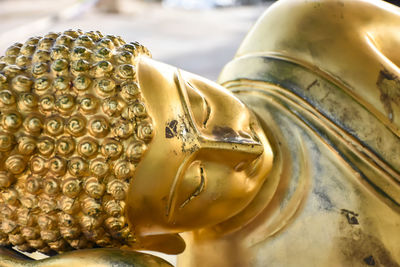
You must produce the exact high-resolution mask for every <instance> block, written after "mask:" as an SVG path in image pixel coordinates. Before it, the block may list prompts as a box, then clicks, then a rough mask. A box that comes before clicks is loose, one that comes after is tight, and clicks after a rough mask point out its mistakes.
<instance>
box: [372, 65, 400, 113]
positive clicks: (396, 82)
mask: <svg viewBox="0 0 400 267" xmlns="http://www.w3.org/2000/svg"><path fill="white" fill-rule="evenodd" d="M376 85H377V86H378V88H379V91H380V93H381V97H380V101H381V102H382V104H383V106H384V108H385V111H386V113H387V115H388V118H389V120H390V121H393V120H394V113H393V106H392V105H393V104H395V105H400V79H399V77H397V76H396V75H395V74H393V73H391V72H389V71H388V70H386V69H384V70H381V71H380V72H379V76H378V80H377V82H376Z"/></svg>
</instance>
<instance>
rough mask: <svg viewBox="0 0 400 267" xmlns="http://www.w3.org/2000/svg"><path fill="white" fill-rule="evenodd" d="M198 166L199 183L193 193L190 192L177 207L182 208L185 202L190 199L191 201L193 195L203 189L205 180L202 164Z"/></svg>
mask: <svg viewBox="0 0 400 267" xmlns="http://www.w3.org/2000/svg"><path fill="white" fill-rule="evenodd" d="M199 168H200V183H199V185H198V186H197V187H196V189H195V190H194V191H193V193H191V194H190V196H189V197H188V198H187V199H186V200H185V201H184V202H183V203H182V204H181V205H180V207H179V208H180V209H182V208H183V207H185V206H186V205H187V204H189V202H190V201H192V200H193V199H194V198H195V197H197V196H198V195H200V193H201V192H203V190H204V187H205V181H206V178H205V172H204V168H203V166H201V165H200V167H199Z"/></svg>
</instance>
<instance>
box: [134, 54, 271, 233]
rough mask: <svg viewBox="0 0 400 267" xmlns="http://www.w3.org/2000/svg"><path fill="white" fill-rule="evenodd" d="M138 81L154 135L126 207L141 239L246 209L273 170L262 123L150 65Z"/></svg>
mask: <svg viewBox="0 0 400 267" xmlns="http://www.w3.org/2000/svg"><path fill="white" fill-rule="evenodd" d="M137 75H138V80H139V85H140V88H141V91H142V96H143V98H144V101H145V103H146V107H147V112H148V114H149V115H150V117H151V118H152V121H153V126H154V129H153V130H154V132H153V138H152V140H151V141H150V142H149V144H148V147H147V151H146V153H145V154H144V156H143V158H142V160H141V161H140V163H139V164H138V166H137V168H136V171H135V174H134V177H133V179H132V183H131V184H130V189H129V194H128V199H127V204H128V205H127V216H128V219H129V222H130V223H131V226H133V227H134V230H135V231H136V233H137V234H138V235H157V234H167V233H177V232H183V231H188V230H193V229H197V228H201V227H206V226H210V225H215V224H217V223H219V222H222V221H224V220H226V219H228V218H230V217H231V216H233V215H235V214H237V213H238V212H239V211H241V210H242V209H244V208H245V207H246V205H248V204H249V202H250V201H251V200H252V199H253V197H254V196H255V195H256V194H257V192H258V190H259V188H260V186H261V185H262V183H263V182H264V180H265V178H266V176H267V174H268V172H269V171H270V169H271V165H272V151H271V148H270V146H269V143H268V140H267V138H266V136H265V135H264V133H263V130H262V129H261V127H260V125H259V123H258V121H257V119H256V117H255V115H254V114H253V113H252V112H250V111H249V110H248V109H247V108H246V106H245V105H244V104H243V103H241V102H240V101H239V100H238V99H236V98H235V97H234V96H233V95H232V94H231V93H230V92H228V91H227V90H226V89H224V88H222V87H220V86H219V85H217V84H215V83H212V82H210V81H207V80H205V79H202V78H201V77H198V76H195V75H193V74H189V73H186V72H181V71H179V70H178V69H176V68H174V67H171V66H168V65H165V64H162V63H159V62H156V61H153V60H151V59H147V58H144V59H141V60H140V62H139V64H138V69H137Z"/></svg>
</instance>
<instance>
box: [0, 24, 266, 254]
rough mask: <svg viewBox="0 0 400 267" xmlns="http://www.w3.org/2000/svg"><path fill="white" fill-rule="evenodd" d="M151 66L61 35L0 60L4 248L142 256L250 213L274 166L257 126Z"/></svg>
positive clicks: (142, 51)
mask: <svg viewBox="0 0 400 267" xmlns="http://www.w3.org/2000/svg"><path fill="white" fill-rule="evenodd" d="M149 55H150V54H149V52H148V50H147V49H146V48H145V47H143V46H142V45H140V44H138V43H128V44H127V43H125V41H124V40H122V39H121V38H120V37H115V36H112V35H108V36H103V35H102V34H101V33H98V32H87V33H82V32H81V31H72V30H71V31H65V32H64V33H49V34H48V35H46V36H45V37H43V38H42V37H38V38H30V39H29V40H27V41H26V42H25V43H24V44H22V43H16V44H15V45H13V46H11V47H10V48H9V49H7V51H6V55H5V56H4V57H0V210H1V211H2V212H1V215H0V224H1V227H0V245H1V246H8V245H13V246H16V247H17V248H18V249H20V250H23V251H33V250H38V251H40V252H43V253H50V252H51V251H57V252H61V251H66V250H70V249H82V248H90V247H93V245H96V246H100V247H110V246H111V247H122V246H126V245H128V246H131V247H135V244H136V245H137V244H138V243H139V244H142V245H140V246H141V247H142V248H143V247H144V248H147V249H152V248H154V246H153V247H152V246H150V247H149V246H147V245H146V244H145V243H146V242H143V239H144V238H142V237H143V236H156V235H158V236H159V235H162V234H170V233H178V232H182V231H187V230H193V229H198V228H201V227H206V226H209V225H214V224H217V223H219V222H222V221H224V220H227V219H229V218H230V217H231V216H233V215H235V214H236V213H238V212H240V211H241V210H242V209H243V208H244V207H245V206H246V205H247V204H248V203H249V202H250V201H251V200H252V198H253V197H254V196H255V194H256V193H257V191H258V190H259V188H260V187H261V185H262V183H263V181H264V179H265V177H266V175H267V173H268V172H269V170H270V168H271V164H272V152H271V149H270V146H269V143H268V140H267V138H266V137H265V135H264V133H263V130H262V129H261V127H260V125H259V124H258V122H257V119H256V117H255V115H254V114H253V113H252V112H251V111H249V110H248V109H247V108H246V106H244V105H243V104H242V103H241V102H240V101H239V100H237V99H236V98H235V97H234V96H233V95H232V94H230V93H229V92H228V91H227V90H225V89H224V88H222V87H220V86H218V85H217V84H214V83H212V82H209V81H207V80H205V79H202V78H200V77H198V76H195V75H192V74H189V73H186V72H180V71H179V70H178V69H176V68H173V67H170V66H167V65H164V64H161V63H158V62H156V61H153V60H151V59H149V57H148V56H149ZM135 234H136V236H137V237H138V239H139V240H140V239H141V240H142V242H136V243H135V238H134V235H135ZM156 239H157V238H156ZM147 240H148V239H147ZM177 251H179V249H178V250H175V252H177Z"/></svg>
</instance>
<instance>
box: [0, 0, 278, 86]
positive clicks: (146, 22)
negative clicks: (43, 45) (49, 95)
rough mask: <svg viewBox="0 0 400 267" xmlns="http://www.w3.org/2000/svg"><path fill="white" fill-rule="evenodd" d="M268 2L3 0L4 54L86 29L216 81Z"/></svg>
mask: <svg viewBox="0 0 400 267" xmlns="http://www.w3.org/2000/svg"><path fill="white" fill-rule="evenodd" d="M271 3H272V2H269V1H266V0H57V1H54V0H34V1H32V0H0V55H2V54H4V51H5V49H6V48H7V47H8V46H10V45H12V44H13V43H15V42H17V41H18V42H23V41H25V40H26V39H27V38H28V37H31V36H40V35H43V34H45V33H48V32H50V31H54V32H58V31H64V30H66V29H82V30H83V31H90V30H99V31H101V32H102V33H103V34H113V35H119V36H121V37H123V38H124V39H125V41H128V42H130V41H138V42H140V43H142V44H144V45H145V46H147V47H148V48H149V49H150V51H151V53H152V54H153V58H154V59H157V60H160V61H163V62H166V63H169V64H171V65H174V66H177V67H180V68H182V69H184V70H188V71H191V72H194V73H196V74H199V75H202V76H205V77H207V78H209V79H212V80H216V79H217V77H218V74H219V72H220V71H221V69H222V67H223V66H224V65H225V64H226V63H227V62H228V61H229V60H231V59H232V57H233V56H234V54H235V51H236V50H237V48H238V46H239V45H240V43H241V41H242V40H243V38H244V37H245V35H246V33H247V32H248V31H249V29H250V28H251V26H252V25H253V24H254V22H255V21H256V20H257V18H258V17H259V16H260V15H261V14H262V13H263V11H264V10H265V9H266V7H267V6H269V5H270V4H271Z"/></svg>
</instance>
